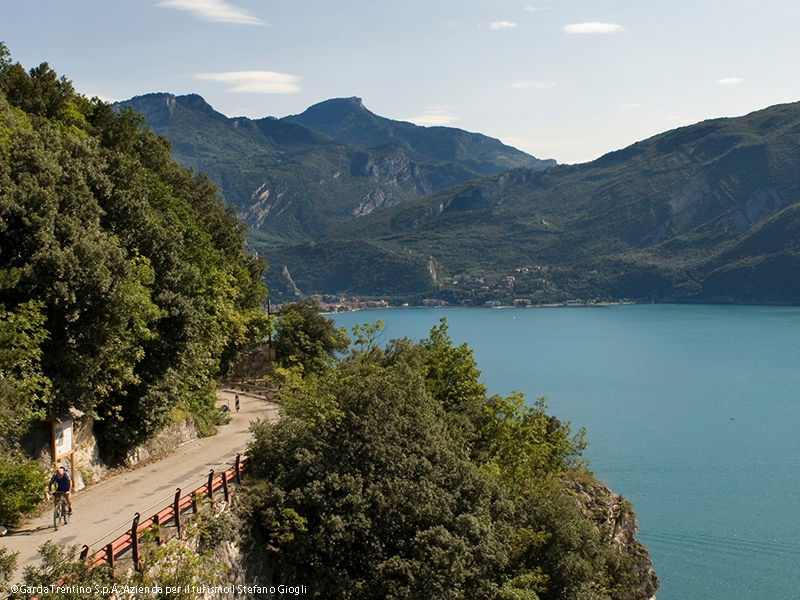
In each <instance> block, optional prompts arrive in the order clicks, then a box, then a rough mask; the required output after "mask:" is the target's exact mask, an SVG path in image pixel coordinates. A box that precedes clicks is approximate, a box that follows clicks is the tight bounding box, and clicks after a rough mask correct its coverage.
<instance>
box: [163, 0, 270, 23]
mask: <svg viewBox="0 0 800 600" xmlns="http://www.w3.org/2000/svg"><path fill="white" fill-rule="evenodd" d="M158 6H166V7H168V8H177V9H180V10H188V11H189V12H191V13H193V14H194V15H195V16H196V17H199V18H201V19H203V20H204V21H213V22H215V23H239V24H240V25H266V23H265V22H264V21H262V20H261V19H259V18H258V17H256V16H255V15H253V14H252V13H251V12H250V11H249V10H245V9H243V8H239V7H238V6H234V5H233V4H228V3H227V2H225V1H224V0H162V1H161V2H159V3H158Z"/></svg>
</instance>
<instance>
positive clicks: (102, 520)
mask: <svg viewBox="0 0 800 600" xmlns="http://www.w3.org/2000/svg"><path fill="white" fill-rule="evenodd" d="M234 396H235V392H233V391H232V390H228V389H222V390H217V398H218V402H217V404H218V405H222V404H227V405H228V406H230V408H231V409H232V410H231V422H230V423H228V424H227V425H223V426H222V427H220V428H219V433H217V435H215V436H213V437H208V438H202V439H198V440H195V441H192V442H189V443H187V444H184V445H182V446H180V447H178V449H177V450H176V451H175V452H173V453H172V454H170V455H168V456H166V457H164V458H162V459H161V460H158V461H155V462H151V463H148V464H146V465H144V466H142V467H139V468H136V469H132V470H125V471H122V472H119V473H116V474H114V475H112V476H110V477H108V478H106V479H103V481H101V482H99V483H97V484H94V485H91V486H89V487H87V488H85V489H83V490H81V491H79V492H76V493H74V494H73V497H72V506H73V511H74V512H73V516H72V518H71V520H70V522H69V524H68V525H66V526H63V527H61V528H60V529H59V530H58V531H54V529H53V515H52V511H46V512H45V514H43V515H42V516H41V517H38V518H35V519H32V520H30V521H29V522H27V523H25V524H24V525H22V526H21V527H20V528H18V529H16V530H15V531H13V532H9V535H7V536H5V537H2V538H0V547H5V548H8V549H9V550H11V551H12V552H17V551H18V552H19V553H20V554H19V558H18V562H17V565H18V572H17V574H16V577H15V578H16V579H19V578H20V577H21V573H22V568H23V567H25V566H26V565H30V564H36V563H37V562H38V560H39V553H38V549H39V547H40V546H42V544H44V543H45V542H46V541H47V540H52V541H54V542H56V543H59V544H79V545H83V544H90V545H92V549H93V550H96V549H98V548H99V545H97V546H95V545H94V542H95V541H97V542H98V544H99V543H107V542H109V541H111V540H112V539H114V538H116V537H117V536H119V535H121V533H122V531H123V529H124V528H125V527H130V525H131V522H132V521H133V517H134V514H135V513H136V512H139V513H141V514H142V517H143V518H146V517H147V516H149V515H150V514H151V513H154V512H156V511H155V510H154V509H155V508H156V506H154V505H157V506H158V508H161V507H162V506H166V505H167V504H168V503H169V501H170V499H171V498H173V497H174V495H175V490H176V488H178V487H180V488H181V489H182V490H183V491H184V493H186V492H189V491H191V490H193V489H195V488H197V487H199V486H200V485H201V484H202V482H203V481H204V480H205V479H206V478H207V477H208V472H209V470H210V469H216V468H217V467H219V466H220V465H221V464H222V463H224V462H226V461H232V460H233V459H234V458H235V456H236V453H237V452H244V450H245V447H246V446H247V442H249V441H250V440H252V434H251V433H250V422H251V421H255V420H257V419H268V420H270V421H276V420H277V419H278V407H277V405H275V404H273V403H270V402H268V401H266V400H264V399H263V398H258V397H256V396H251V395H248V394H243V393H239V398H240V410H239V412H238V413H237V412H236V410H235V407H234ZM231 464H232V463H231ZM228 466H230V465H228ZM225 468H227V467H225ZM162 500H163V502H162ZM117 528H118V529H119V531H118V532H117V533H116V534H114V535H111V534H112V533H113V532H114V530H115V529H117Z"/></svg>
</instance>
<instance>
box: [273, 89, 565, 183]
mask: <svg viewBox="0 0 800 600" xmlns="http://www.w3.org/2000/svg"><path fill="white" fill-rule="evenodd" d="M283 120H284V121H289V122H291V123H299V124H301V125H305V126H306V127H310V128H311V129H314V130H315V131H319V132H321V133H324V134H325V135H328V136H330V137H332V138H333V139H335V140H339V141H340V142H345V143H347V144H352V145H354V146H358V147H359V148H363V149H365V150H368V149H370V148H377V147H379V146H384V145H386V144H394V145H397V146H399V147H400V148H402V149H403V150H404V151H405V153H406V154H407V155H408V156H409V157H410V158H412V159H414V160H421V161H425V162H456V163H459V164H461V165H464V166H465V167H467V168H468V169H471V170H472V171H475V172H476V173H479V174H481V175H491V174H494V173H498V172H500V171H506V170H508V169H513V168H515V167H529V168H532V169H536V170H544V169H546V168H547V167H551V166H554V165H555V164H556V161H554V160H552V159H549V160H540V159H538V158H535V157H533V156H531V155H529V154H525V153H524V152H521V151H520V150H517V149H516V148H512V147H511V146H506V145H505V144H503V143H502V142H501V141H500V140H496V139H494V138H490V137H487V136H485V135H481V134H480V133H470V132H468V131H464V130H463V129H456V128H454V127H420V126H418V125H414V124H413V123H408V122H406V121H393V120H391V119H386V118H384V117H380V116H378V115H376V114H374V113H372V112H370V111H369V110H367V109H366V108H365V107H364V104H363V102H362V101H361V98H336V99H333V100H326V101H325V102H320V103H319V104H315V105H314V106H312V107H310V108H308V109H307V110H306V111H305V112H304V113H302V114H299V115H293V116H289V117H284V119H283Z"/></svg>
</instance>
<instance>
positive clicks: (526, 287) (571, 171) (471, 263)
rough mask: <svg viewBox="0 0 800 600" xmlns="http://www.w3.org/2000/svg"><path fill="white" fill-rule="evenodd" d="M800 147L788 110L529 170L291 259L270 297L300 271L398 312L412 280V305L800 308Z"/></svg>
mask: <svg viewBox="0 0 800 600" xmlns="http://www.w3.org/2000/svg"><path fill="white" fill-rule="evenodd" d="M798 131H800V103H796V104H786V105H779V106H774V107H771V108H767V109H764V110H761V111H758V112H755V113H752V114H750V115H746V116H744V117H738V118H730V119H715V120H712V121H705V122H703V123H698V124H696V125H692V126H688V127H683V128H680V129H677V130H674V131H670V132H667V133H664V134H661V135H658V136H655V137H653V138H651V139H648V140H645V141H642V142H639V143H637V144H634V145H633V146H630V147H628V148H625V149H623V150H620V151H618V152H612V153H610V154H607V155H605V156H603V157H601V158H599V159H597V160H595V161H593V162H591V163H587V164H582V165H561V166H558V167H554V168H552V169H548V170H547V171H545V172H537V171H533V170H530V169H522V168H520V169H514V170H511V171H508V172H505V173H503V174H500V175H494V176H491V177H486V178H484V179H482V180H479V181H474V182H469V183H467V184H463V185H460V186H456V187H454V188H452V189H451V190H447V191H445V192H442V193H440V194H437V195H434V196H432V197H430V198H427V199H424V200H419V201H415V202H410V203H406V204H403V205H400V206H395V207H390V208H387V209H384V210H381V211H376V212H375V213H373V214H371V215H368V216H366V217H364V218H363V219H359V220H357V221H353V222H350V223H346V224H337V225H336V226H335V227H332V228H331V229H330V231H329V232H328V234H327V235H326V236H325V238H323V239H321V240H318V241H317V242H316V243H314V244H305V245H297V246H293V247H285V248H281V249H279V250H276V251H274V252H273V253H272V254H271V261H270V262H271V264H272V265H273V268H272V270H271V271H270V274H269V276H270V278H271V280H270V281H271V282H272V283H271V284H272V285H274V286H275V287H276V289H277V287H278V286H279V285H280V284H281V281H280V280H281V273H282V270H283V269H284V267H286V268H287V270H288V273H290V274H291V277H292V278H293V281H294V283H295V284H296V286H297V287H298V288H299V289H300V290H301V291H302V292H304V293H315V292H318V293H319V292H321V293H349V294H360V295H373V296H381V295H384V296H386V295H388V294H396V290H395V289H394V288H388V287H387V286H386V285H385V283H384V282H385V281H402V280H404V279H408V278H412V279H413V286H409V287H407V288H406V289H405V298H412V299H413V298H415V297H416V298H420V297H425V295H427V296H428V297H440V298H444V299H447V300H450V301H454V302H460V301H472V302H473V303H483V302H484V301H486V300H498V301H502V302H504V303H510V302H511V301H512V300H513V299H524V300H526V301H530V302H532V303H534V304H536V303H542V302H560V301H565V300H569V299H574V298H580V299H583V300H603V301H607V300H614V299H618V298H629V299H633V300H648V301H649V300H657V301H662V300H670V301H689V302H698V301H699V302H705V301H712V302H775V303H796V302H800V277H798V276H797V273H798V272H800V259H798V251H797V235H796V233H797V216H796V215H797V210H798V206H800V204H798V202H799V201H800V177H798V173H800V142H799V141H798V140H800V138H798ZM372 264H389V265H391V269H392V272H391V273H387V272H385V271H384V272H382V273H378V272H376V270H375V269H372V268H371V266H370V265H372ZM332 272H336V273H337V277H336V278H335V279H334V280H331V278H330V276H329V274H330V273H332ZM401 296H402V294H401Z"/></svg>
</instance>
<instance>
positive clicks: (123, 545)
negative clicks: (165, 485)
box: [81, 453, 247, 570]
mask: <svg viewBox="0 0 800 600" xmlns="http://www.w3.org/2000/svg"><path fill="white" fill-rule="evenodd" d="M230 462H231V461H230V460H229V461H227V462H225V463H222V465H221V466H224V465H227V464H230ZM246 464H247V459H244V460H243V459H242V455H241V453H239V454H237V455H236V458H235V459H234V465H233V466H232V467H230V468H229V469H227V470H225V471H223V472H222V473H221V474H220V475H216V474H215V469H211V471H210V472H209V474H208V477H207V478H206V477H203V478H201V479H206V482H205V483H204V484H203V485H201V486H200V487H198V488H196V489H194V490H192V491H191V492H189V493H188V494H185V495H182V490H181V488H177V490H176V491H175V494H174V499H173V501H172V502H171V503H170V504H169V505H167V506H163V504H162V502H164V501H165V500H167V499H168V498H170V497H172V494H170V495H169V496H166V497H165V498H163V499H161V500H159V501H158V502H156V503H155V504H153V505H152V506H150V507H149V508H147V509H145V512H147V511H149V510H150V509H151V508H155V507H156V506H159V505H161V506H162V508H161V510H159V511H158V512H157V513H155V514H153V516H151V517H149V518H148V519H146V520H144V521H141V514H140V513H138V512H137V513H136V514H135V515H134V518H133V522H132V523H131V525H130V528H129V529H128V530H127V531H126V532H125V533H123V534H122V535H120V536H118V537H117V538H116V539H114V540H113V541H111V542H108V543H107V544H106V545H105V546H104V547H103V548H102V549H101V550H98V551H97V552H95V553H94V554H93V555H92V556H91V557H90V556H89V554H90V552H91V549H92V547H94V546H96V545H97V544H98V543H99V542H102V541H103V540H105V539H107V538H108V537H109V536H110V535H112V534H114V533H115V532H117V531H119V530H120V529H122V528H123V527H125V526H126V525H127V522H126V523H124V524H122V525H120V526H118V527H117V528H116V529H113V530H111V531H110V532H109V533H107V534H105V535H104V536H103V537H101V538H99V539H97V540H95V541H94V542H92V543H91V544H86V545H84V547H83V551H82V552H81V559H82V560H84V561H86V562H87V564H88V565H89V568H94V567H96V566H98V565H101V564H103V563H104V562H105V563H108V564H109V566H110V567H111V568H112V570H113V569H114V565H115V563H116V560H117V559H118V558H119V557H121V556H122V555H123V554H125V553H126V552H128V551H129V550H130V551H132V554H133V555H132V558H133V564H134V567H135V568H136V569H137V570H138V569H139V567H140V558H141V556H140V554H139V538H140V536H141V534H142V533H143V532H145V531H151V530H153V529H155V532H156V541H157V543H158V545H159V546H160V545H161V544H162V543H163V542H164V539H163V535H162V530H161V527H162V526H163V525H166V524H167V523H169V522H170V521H171V522H172V523H173V525H174V526H175V528H176V530H177V534H178V537H179V538H180V537H182V533H183V529H182V528H183V523H182V514H183V513H184V512H186V511H188V510H189V509H191V510H192V512H193V513H194V514H196V513H197V510H198V507H197V498H198V497H201V498H208V499H209V500H211V502H214V501H215V498H214V494H215V493H216V492H219V491H220V490H221V491H222V493H223V498H224V500H225V502H230V499H231V490H230V485H229V483H230V482H231V481H235V482H236V484H241V481H242V471H243V470H244V468H245V466H246ZM197 481H199V480H195V481H194V482H192V483H190V484H189V486H191V485H193V484H194V483H196V482H197Z"/></svg>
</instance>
